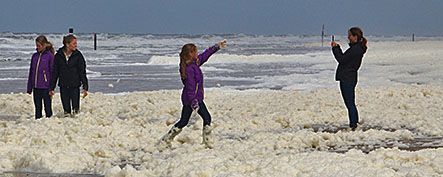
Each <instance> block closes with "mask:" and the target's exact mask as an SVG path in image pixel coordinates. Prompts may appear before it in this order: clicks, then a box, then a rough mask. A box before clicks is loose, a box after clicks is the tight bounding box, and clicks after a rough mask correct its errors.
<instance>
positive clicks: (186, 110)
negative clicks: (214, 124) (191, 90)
mask: <svg viewBox="0 0 443 177" xmlns="http://www.w3.org/2000/svg"><path fill="white" fill-rule="evenodd" d="M198 105H199V107H200V108H199V109H198V112H197V113H198V114H199V115H200V116H201V117H202V118H203V126H206V125H211V114H209V112H208V109H207V108H206V105H205V103H204V102H201V103H199V104H198ZM192 111H193V110H192V108H191V105H184V106H183V109H182V116H181V118H180V120H179V121H178V122H177V123H176V124H175V125H174V126H175V127H178V128H183V127H185V126H186V125H188V122H189V118H190V117H191V114H192Z"/></svg>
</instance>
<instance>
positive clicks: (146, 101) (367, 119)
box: [0, 86, 443, 176]
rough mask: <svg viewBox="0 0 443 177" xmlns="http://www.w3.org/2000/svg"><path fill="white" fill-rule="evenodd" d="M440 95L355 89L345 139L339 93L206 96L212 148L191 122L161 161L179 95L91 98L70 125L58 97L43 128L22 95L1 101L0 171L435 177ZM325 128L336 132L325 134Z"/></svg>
mask: <svg viewBox="0 0 443 177" xmlns="http://www.w3.org/2000/svg"><path fill="white" fill-rule="evenodd" d="M442 90H443V89H442V88H441V87H439V86H402V87H378V88H359V89H357V104H358V108H359V111H360V117H361V120H362V121H361V122H363V124H362V125H361V126H360V127H361V128H360V129H359V130H357V131H355V132H351V131H349V130H347V129H340V127H343V126H346V124H347V122H348V121H347V113H346V109H345V108H344V105H343V103H342V100H341V96H340V93H339V92H338V89H319V90H315V91H274V90H247V91H238V90H225V89H223V90H222V89H209V90H207V91H206V104H207V106H208V109H209V111H210V112H211V114H212V117H213V124H214V125H215V127H216V128H215V130H214V133H213V134H214V139H215V142H216V143H215V147H214V149H212V150H211V149H205V148H204V146H203V145H202V144H201V129H202V125H201V124H202V121H201V120H200V118H199V117H192V118H191V121H190V124H189V126H188V127H185V129H184V131H183V132H182V133H181V134H180V135H179V136H178V137H177V138H176V139H175V141H174V142H173V148H172V149H171V150H166V151H163V152H160V151H159V150H158V149H157V147H156V143H157V142H158V140H159V138H160V137H161V136H162V135H163V134H164V133H165V132H166V131H167V130H168V129H169V127H170V126H171V125H169V126H167V124H170V123H171V122H174V121H175V120H177V119H178V118H179V116H180V111H181V103H180V101H179V100H180V91H179V90H170V91H152V92H133V93H127V94H122V95H105V94H101V93H93V94H91V95H90V96H89V97H87V98H86V99H83V100H82V106H81V107H82V108H81V113H80V114H79V115H77V116H76V117H74V118H70V117H68V118H64V117H62V116H61V112H62V111H61V105H60V103H59V95H58V94H57V95H56V96H55V98H54V101H53V102H54V111H55V113H56V116H54V117H53V118H51V119H42V120H34V119H33V104H32V97H31V96H30V95H26V94H2V95H0V100H1V101H0V104H1V105H0V106H1V107H2V109H1V113H0V114H2V115H9V117H11V116H17V117H16V118H15V119H2V120H1V121H0V127H1V129H0V134H1V135H2V136H1V139H0V169H1V170H2V171H3V172H5V171H37V172H52V173H98V174H106V175H107V176H294V175H316V176H317V175H319V176H327V175H328V174H336V175H339V176H340V175H342V176H352V175H357V176H403V175H418V176H433V175H437V176H438V175H441V174H442V173H443V168H442V167H443V166H442V165H441V164H442V162H443V156H442V154H443V148H441V147H442V146H443V144H442V143H441V137H443V130H442V128H441V127H442V126H443V111H442V110H443V105H442V104H440V103H442V102H443V92H442ZM4 117H8V116H4ZM316 125H324V126H323V130H319V127H318V126H317V128H316ZM328 126H329V127H338V128H339V130H338V131H335V132H329V131H327V129H328ZM363 127H367V128H366V129H364V128H363ZM376 127H382V128H376ZM423 137H433V138H440V139H439V140H438V139H437V143H436V142H429V143H428V145H432V146H429V147H428V148H423V149H419V150H418V151H410V150H405V148H406V146H408V143H406V142H411V141H414V140H415V139H420V138H423ZM362 146H365V147H369V148H370V147H377V148H372V149H369V150H365V149H362V148H361V147H362ZM350 167H352V168H353V169H355V170H349V169H350Z"/></svg>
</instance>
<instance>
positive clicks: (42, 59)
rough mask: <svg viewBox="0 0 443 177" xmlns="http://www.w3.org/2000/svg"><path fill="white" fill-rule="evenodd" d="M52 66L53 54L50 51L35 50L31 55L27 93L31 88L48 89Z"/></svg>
mask: <svg viewBox="0 0 443 177" xmlns="http://www.w3.org/2000/svg"><path fill="white" fill-rule="evenodd" d="M53 66H54V54H52V53H51V51H49V50H45V51H43V52H42V53H38V52H35V53H34V54H33V55H32V57H31V67H30V68H29V76H28V89H27V93H31V92H32V89H33V88H39V89H49V87H50V83H51V78H52V77H51V73H52V67H53Z"/></svg>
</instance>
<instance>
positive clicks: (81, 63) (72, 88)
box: [50, 34, 88, 115]
mask: <svg viewBox="0 0 443 177" xmlns="http://www.w3.org/2000/svg"><path fill="white" fill-rule="evenodd" d="M52 76H53V79H52V83H51V92H50V94H51V95H54V89H55V86H56V84H57V80H58V86H59V87H60V97H61V100H62V105H63V110H64V113H65V115H68V114H71V103H72V109H73V110H74V114H76V113H78V111H79V109H80V89H79V87H80V86H83V97H86V96H87V95H88V78H87V77H86V62H85V59H84V58H83V55H82V53H81V52H80V51H79V50H77V38H76V37H75V36H74V35H72V34H70V35H67V36H65V37H63V47H62V48H60V49H58V51H57V54H55V58H54V69H53V75H52Z"/></svg>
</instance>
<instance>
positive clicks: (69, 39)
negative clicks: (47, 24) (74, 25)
mask: <svg viewBox="0 0 443 177" xmlns="http://www.w3.org/2000/svg"><path fill="white" fill-rule="evenodd" d="M74 39H77V38H76V37H75V36H74V35H73V34H68V35H66V36H64V37H63V46H65V47H66V46H67V45H68V44H69V43H71V42H72V41H73V40H74Z"/></svg>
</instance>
